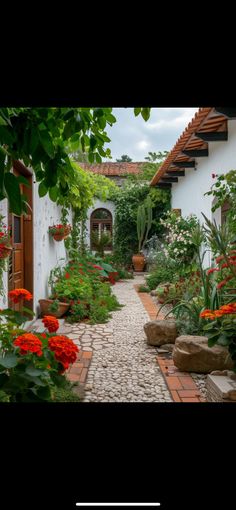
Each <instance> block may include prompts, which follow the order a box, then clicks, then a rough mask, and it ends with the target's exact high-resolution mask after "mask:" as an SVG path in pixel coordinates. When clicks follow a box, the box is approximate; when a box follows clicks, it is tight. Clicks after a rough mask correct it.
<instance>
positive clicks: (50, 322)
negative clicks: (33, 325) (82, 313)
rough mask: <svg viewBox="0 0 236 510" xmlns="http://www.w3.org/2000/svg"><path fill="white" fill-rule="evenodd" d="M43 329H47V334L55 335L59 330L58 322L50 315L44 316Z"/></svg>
mask: <svg viewBox="0 0 236 510" xmlns="http://www.w3.org/2000/svg"><path fill="white" fill-rule="evenodd" d="M42 322H43V324H44V326H45V328H47V329H48V331H49V333H55V332H56V331H57V330H58V328H59V326H60V325H59V321H58V320H57V318H56V317H53V316H52V315H45V316H44V318H43V319H42Z"/></svg>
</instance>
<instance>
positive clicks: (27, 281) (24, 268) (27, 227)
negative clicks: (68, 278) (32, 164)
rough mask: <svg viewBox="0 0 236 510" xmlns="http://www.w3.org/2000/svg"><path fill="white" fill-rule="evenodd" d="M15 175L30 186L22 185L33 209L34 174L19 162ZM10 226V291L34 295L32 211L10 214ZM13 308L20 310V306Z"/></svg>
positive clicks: (30, 306)
mask: <svg viewBox="0 0 236 510" xmlns="http://www.w3.org/2000/svg"><path fill="white" fill-rule="evenodd" d="M13 171H14V174H15V175H23V176H24V177H25V178H26V179H27V181H28V184H29V186H26V185H24V184H21V185H20V187H21V192H22V193H23V194H24V195H26V197H27V202H28V204H29V205H30V207H31V209H32V173H31V172H30V171H29V170H28V169H27V168H26V167H25V166H24V165H23V164H22V163H20V162H19V161H16V162H15V163H14V167H13ZM8 225H9V226H10V227H11V231H12V248H13V249H12V254H11V256H10V258H9V270H8V290H9V291H10V290H14V289H18V288H25V289H27V290H29V291H30V292H31V293H33V218H32V211H31V210H30V209H29V210H28V214H26V215H23V214H22V215H21V216H17V215H16V214H13V213H10V212H9V214H8ZM9 305H11V308H14V309H15V310H19V304H15V305H14V306H13V303H12V302H9ZM27 307H28V308H31V309H33V301H29V302H27Z"/></svg>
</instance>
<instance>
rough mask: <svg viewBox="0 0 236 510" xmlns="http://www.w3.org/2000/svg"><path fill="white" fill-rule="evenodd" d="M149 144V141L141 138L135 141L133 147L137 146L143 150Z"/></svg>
mask: <svg viewBox="0 0 236 510" xmlns="http://www.w3.org/2000/svg"><path fill="white" fill-rule="evenodd" d="M149 146H150V142H147V141H146V140H141V141H140V142H138V143H136V145H135V147H137V149H138V150H145V149H147V148H148V147H149Z"/></svg>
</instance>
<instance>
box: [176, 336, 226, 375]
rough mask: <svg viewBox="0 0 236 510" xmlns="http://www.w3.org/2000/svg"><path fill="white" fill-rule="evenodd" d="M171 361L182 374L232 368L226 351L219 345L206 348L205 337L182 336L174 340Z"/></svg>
mask: <svg viewBox="0 0 236 510" xmlns="http://www.w3.org/2000/svg"><path fill="white" fill-rule="evenodd" d="M173 361H174V364H175V365H176V367H177V368H179V369H180V370H182V371H184V372H198V373H202V374H207V373H209V372H212V370H230V369H232V368H233V361H232V360H231V357H230V355H229V352H228V349H227V348H226V347H223V346H221V345H215V346H214V347H208V339H207V338H206V337H205V336H192V335H182V336H179V337H178V338H176V341H175V345H174V349H173Z"/></svg>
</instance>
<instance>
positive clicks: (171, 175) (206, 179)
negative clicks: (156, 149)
mask: <svg viewBox="0 0 236 510" xmlns="http://www.w3.org/2000/svg"><path fill="white" fill-rule="evenodd" d="M235 168H236V109H235V108H214V107H212V108H200V109H199V111H198V112H197V113H196V114H195V116H194V118H193V119H192V121H191V122H190V123H189V124H188V126H187V127H186V129H185V130H184V132H183V133H182V135H181V136H180V138H179V139H178V140H177V142H176V144H175V146H174V147H173V149H172V150H171V151H170V153H169V154H168V157H167V158H166V160H165V161H164V162H163V164H162V165H161V167H160V168H159V170H158V171H157V173H156V174H155V176H154V177H153V179H152V181H151V186H157V187H158V188H161V189H171V205H172V209H178V210H180V211H181V214H182V216H188V215H189V214H195V215H196V216H197V217H198V219H199V220H200V222H201V223H203V221H204V220H203V216H202V213H204V214H205V216H207V217H208V218H209V219H211V220H213V219H215V221H216V223H217V224H218V225H220V224H221V223H222V222H223V221H224V218H225V216H226V215H227V204H225V205H224V206H223V207H222V208H219V209H217V210H216V211H215V212H214V213H212V211H211V208H212V205H213V197H212V196H211V195H205V193H206V192H207V191H210V189H211V186H212V185H213V184H214V176H215V175H220V174H224V173H226V172H228V171H230V170H234V169H235ZM209 256H210V255H209ZM208 262H209V261H208Z"/></svg>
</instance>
